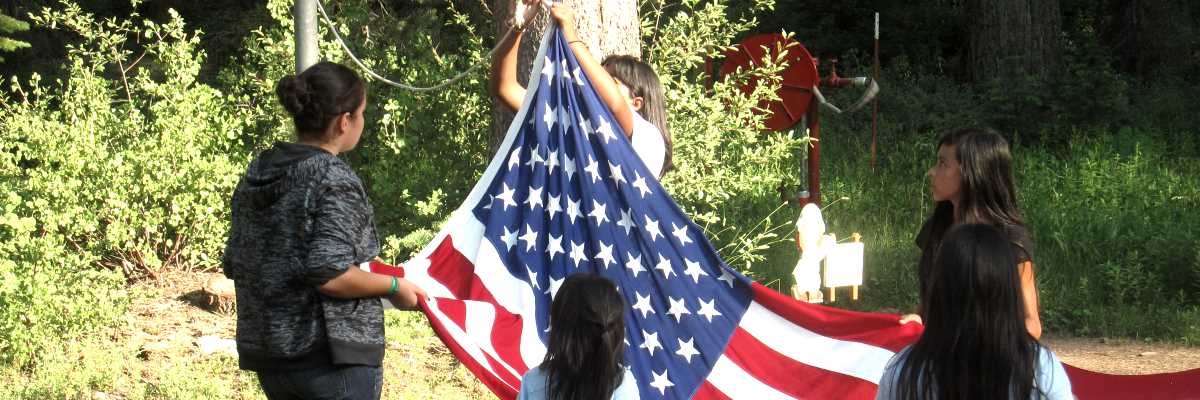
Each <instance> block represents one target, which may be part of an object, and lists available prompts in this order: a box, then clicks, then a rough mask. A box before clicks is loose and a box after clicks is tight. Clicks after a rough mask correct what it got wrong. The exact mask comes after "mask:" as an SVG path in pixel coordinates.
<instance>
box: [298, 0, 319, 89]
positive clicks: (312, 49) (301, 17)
mask: <svg viewBox="0 0 1200 400" xmlns="http://www.w3.org/2000/svg"><path fill="white" fill-rule="evenodd" d="M317 1H318V0H296V3H295V4H293V5H292V17H293V18H294V19H295V22H296V73H297V74H299V73H301V72H304V70H305V69H308V67H311V66H312V65H313V64H316V63H317V60H318V59H319V58H320V55H321V54H320V51H319V50H318V49H317Z"/></svg>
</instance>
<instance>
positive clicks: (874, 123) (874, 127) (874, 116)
mask: <svg viewBox="0 0 1200 400" xmlns="http://www.w3.org/2000/svg"><path fill="white" fill-rule="evenodd" d="M871 79H874V80H875V82H876V83H878V82H879V13H875V75H874V76H872V77H871ZM871 103H873V106H874V107H875V110H874V111H873V112H872V113H871V170H872V171H874V170H875V137H876V136H878V134H879V96H875V99H874V100H872V101H871Z"/></svg>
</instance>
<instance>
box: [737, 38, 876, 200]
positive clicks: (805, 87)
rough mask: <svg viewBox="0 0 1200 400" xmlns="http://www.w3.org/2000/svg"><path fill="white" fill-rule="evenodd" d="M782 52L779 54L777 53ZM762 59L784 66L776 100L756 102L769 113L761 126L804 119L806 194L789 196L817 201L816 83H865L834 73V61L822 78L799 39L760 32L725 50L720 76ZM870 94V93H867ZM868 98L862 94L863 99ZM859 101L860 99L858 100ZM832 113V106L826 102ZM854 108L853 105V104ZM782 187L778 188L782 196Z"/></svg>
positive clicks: (778, 127)
mask: <svg viewBox="0 0 1200 400" xmlns="http://www.w3.org/2000/svg"><path fill="white" fill-rule="evenodd" d="M784 51H786V54H784V55H783V56H782V57H780V54H781V53H783V52H784ZM763 60H776V61H777V62H780V63H784V64H785V65H786V67H785V68H784V69H783V72H782V85H781V87H780V88H779V91H778V92H776V94H778V96H779V99H778V100H776V101H771V102H764V104H759V107H760V108H762V109H765V110H767V111H768V112H770V113H771V114H770V116H768V117H767V119H766V121H765V125H766V127H767V129H770V130H772V131H783V130H787V129H791V128H792V127H793V126H795V125H796V124H797V123H799V122H800V121H802V120H806V127H807V128H808V135H809V136H810V137H812V138H813V139H814V140H813V142H812V148H811V149H810V150H809V154H808V196H807V197H800V198H790V199H789V200H791V201H795V202H797V203H798V205H803V204H804V203H809V202H813V203H817V204H820V203H821V169H820V162H821V142H820V138H821V124H820V119H821V117H820V113H819V109H820V107H819V106H818V103H819V102H820V101H821V100H822V96H820V89H819V86H824V87H827V88H840V87H847V86H851V85H862V84H865V83H866V79H865V78H843V77H840V76H838V75H837V60H836V59H834V60H831V64H833V67H832V68H830V71H831V72H830V75H829V76H827V77H825V78H824V79H822V78H821V77H820V75H819V73H818V72H817V63H818V62H819V61H818V60H817V59H816V58H814V57H813V56H812V55H811V54H810V53H809V52H808V50H807V49H805V48H804V46H803V45H801V44H800V43H799V42H797V41H795V40H793V39H791V38H788V37H786V36H784V35H781V34H764V35H757V36H751V37H749V38H747V39H746V40H744V41H742V43H740V44H738V45H737V46H736V47H735V48H734V49H733V50H731V51H728V52H726V53H725V62H724V63H723V64H722V65H721V71H720V74H719V75H720V76H724V75H727V74H730V73H733V72H734V71H737V70H738V69H739V68H740V69H742V70H746V69H749V68H754V67H758V66H761V65H762V63H763ZM758 83H759V81H758V78H751V79H750V80H749V81H748V82H747V83H746V84H745V85H743V86H742V88H741V89H742V92H744V93H747V94H749V93H750V92H752V91H754V89H755V88H756V87H757V86H758ZM869 96H873V94H871V95H869ZM867 99H869V97H864V100H867ZM860 103H862V101H860ZM826 106H829V107H830V108H831V109H833V110H835V111H836V112H840V110H838V109H837V108H836V107H832V105H828V104H826ZM855 108H857V106H856V107H855ZM786 191H787V190H786V188H785V187H784V186H781V187H780V193H781V196H782V197H789V196H787V195H785V194H784V193H785V192H786Z"/></svg>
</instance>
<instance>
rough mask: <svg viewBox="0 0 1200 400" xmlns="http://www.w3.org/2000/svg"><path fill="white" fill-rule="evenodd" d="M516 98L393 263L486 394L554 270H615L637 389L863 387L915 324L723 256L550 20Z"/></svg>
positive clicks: (506, 375) (511, 386) (511, 379)
mask: <svg viewBox="0 0 1200 400" xmlns="http://www.w3.org/2000/svg"><path fill="white" fill-rule="evenodd" d="M523 104H524V105H523V107H522V108H521V109H520V110H519V111H518V112H517V115H516V117H515V118H514V120H513V121H514V122H513V124H512V126H511V127H510V129H509V130H508V134H507V136H506V137H505V140H504V142H503V144H502V145H501V146H500V150H499V151H498V153H497V155H496V157H495V158H494V159H493V160H492V162H491V164H490V165H489V166H488V168H487V170H486V172H485V173H484V174H483V176H482V178H480V181H479V182H478V183H477V184H476V186H475V188H474V189H473V190H472V191H471V193H470V195H468V197H467V199H466V200H465V201H464V202H463V204H462V206H460V207H459V208H458V209H457V210H456V211H455V212H454V213H453V215H452V216H451V218H450V219H449V221H448V222H447V223H446V225H445V228H444V229H443V230H442V232H441V233H439V234H438V235H437V236H436V237H435V238H434V240H433V241H432V242H431V243H430V244H429V245H428V246H427V247H426V248H425V249H424V250H423V251H422V252H420V253H419V254H418V255H417V256H416V257H414V258H413V259H412V260H410V261H408V262H406V263H404V267H403V268H402V269H397V268H394V267H389V266H386V265H383V264H378V263H376V264H373V265H372V266H371V267H370V268H371V269H372V270H374V271H375V272H381V273H389V274H394V275H405V276H406V278H408V279H409V280H411V281H413V282H414V283H416V284H417V285H419V286H421V287H422V288H424V289H425V290H426V291H428V293H429V295H430V298H429V299H427V301H426V302H425V303H424V304H423V305H422V307H423V310H424V311H425V313H426V315H427V316H428V317H429V320H430V323H431V324H432V325H433V327H434V330H435V331H436V332H437V334H438V335H439V336H440V337H441V338H442V340H443V341H444V342H445V343H446V345H447V346H448V347H449V348H450V349H451V351H452V352H453V353H454V354H455V356H456V357H457V358H458V359H459V360H460V361H462V363H463V364H464V365H465V366H466V367H467V368H468V369H470V370H471V371H472V372H473V373H474V374H475V376H476V377H478V378H479V379H480V380H481V381H482V382H483V383H484V384H486V385H487V386H488V388H490V389H491V390H492V391H493V392H494V393H495V394H496V395H497V396H498V397H500V398H502V399H513V398H515V397H516V394H517V391H518V390H519V388H520V384H521V382H520V379H521V376H522V375H523V374H524V373H525V372H526V371H527V370H528V369H529V368H532V367H535V366H537V365H538V364H539V363H540V362H541V360H542V358H543V356H544V355H545V352H546V345H545V343H546V342H547V339H548V334H549V331H548V327H549V324H548V322H549V321H548V319H549V306H550V302H551V299H552V298H553V296H554V295H555V293H556V292H557V290H558V287H559V286H560V285H561V284H562V282H563V280H564V279H565V278H566V277H567V276H568V275H570V274H574V273H579V272H591V273H596V274H599V275H602V276H604V277H606V278H608V279H610V280H612V281H613V282H614V283H616V285H617V287H618V288H619V290H620V292H621V294H622V295H623V296H624V298H625V300H626V303H627V304H628V306H629V309H628V312H627V314H626V317H625V318H626V344H627V345H626V350H625V360H626V363H627V364H628V366H629V368H630V369H631V371H632V373H633V375H634V376H635V377H636V379H637V387H638V390H639V392H640V395H641V398H644V399H689V398H699V399H725V398H754V399H756V400H767V399H797V398H818V399H847V398H872V397H873V396H874V394H875V389H876V383H877V382H878V380H879V378H880V376H881V375H882V373H883V369H884V367H885V365H886V363H887V361H888V359H890V358H891V357H892V355H893V354H894V353H895V352H896V351H899V350H900V349H902V348H903V347H904V346H905V345H907V344H908V343H911V342H912V341H913V340H915V339H916V337H917V336H918V335H919V334H920V327H919V326H917V325H916V324H909V325H905V326H901V325H899V324H897V318H896V316H894V315H884V314H868V313H859V312H852V311H845V310H838V309H833V308H828V307H821V306H815V305H810V304H804V303H799V302H796V301H794V300H792V299H791V298H789V297H786V296H783V295H780V294H779V293H777V292H775V291H774V290H772V289H770V288H767V287H764V286H762V285H760V284H758V283H754V282H752V281H750V280H749V279H747V278H746V277H745V276H743V275H741V274H740V273H738V272H737V271H736V270H734V269H733V268H730V267H729V266H728V265H726V264H725V263H724V262H723V261H722V260H721V258H720V256H719V255H718V254H717V252H716V251H715V249H714V248H713V246H712V244H711V243H709V241H708V240H707V239H706V238H705V237H704V235H703V230H701V229H700V228H699V227H698V226H697V225H696V224H694V223H693V222H692V221H691V220H690V219H689V218H688V217H687V215H685V214H684V213H683V212H682V211H681V210H680V209H679V207H678V206H677V205H676V204H675V202H674V201H672V200H671V198H670V196H668V194H667V192H666V191H665V190H663V188H662V186H660V185H659V183H658V181H657V179H655V178H654V177H653V176H652V175H651V174H650V173H649V171H648V169H647V168H646V166H645V165H643V163H642V162H641V160H640V159H639V158H638V156H637V155H636V154H635V153H634V152H633V150H632V147H631V146H630V143H629V140H628V139H626V137H625V135H623V134H622V132H621V128H620V126H619V125H618V124H617V123H616V121H615V120H614V118H613V116H612V115H611V113H610V112H609V110H608V109H607V108H606V106H605V105H604V104H603V103H602V102H601V100H600V99H599V98H598V97H597V95H596V93H595V91H594V90H593V89H592V87H591V85H590V83H589V80H588V77H587V76H586V75H585V74H584V73H583V72H582V70H581V67H580V66H579V64H578V63H577V61H576V59H575V57H574V55H573V54H572V53H571V50H570V48H569V46H568V44H567V43H566V41H565V40H564V39H563V37H562V35H561V34H560V33H559V32H558V29H557V28H554V29H553V30H552V31H550V32H548V34H547V35H545V38H543V40H542V44H541V46H540V49H539V51H538V55H537V58H536V59H535V63H534V66H533V70H532V73H531V78H530V81H529V88H528V91H527V94H526V99H525V102H524V103H523Z"/></svg>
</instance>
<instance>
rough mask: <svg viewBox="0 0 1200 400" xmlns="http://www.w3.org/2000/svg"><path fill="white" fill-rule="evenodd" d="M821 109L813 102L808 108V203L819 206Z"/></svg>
mask: <svg viewBox="0 0 1200 400" xmlns="http://www.w3.org/2000/svg"><path fill="white" fill-rule="evenodd" d="M820 111H821V107H820V105H819V104H817V102H816V101H815V100H814V101H813V102H812V103H810V105H809V106H808V118H807V119H808V136H809V137H811V138H812V139H813V141H812V142H811V145H812V147H811V148H809V149H808V202H809V203H816V204H817V205H818V206H819V205H821V112H820Z"/></svg>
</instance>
